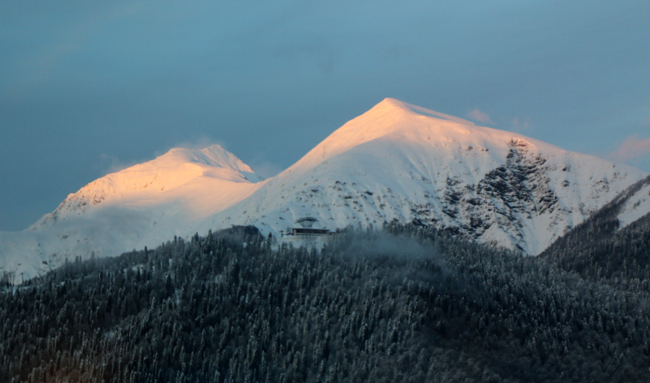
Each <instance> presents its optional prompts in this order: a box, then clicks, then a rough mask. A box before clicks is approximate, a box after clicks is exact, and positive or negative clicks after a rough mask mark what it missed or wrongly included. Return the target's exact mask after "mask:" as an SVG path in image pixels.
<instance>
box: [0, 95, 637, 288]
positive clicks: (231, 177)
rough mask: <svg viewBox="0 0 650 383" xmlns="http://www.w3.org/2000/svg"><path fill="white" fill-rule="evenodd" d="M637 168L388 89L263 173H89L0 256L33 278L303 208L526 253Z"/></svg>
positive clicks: (167, 162)
mask: <svg viewBox="0 0 650 383" xmlns="http://www.w3.org/2000/svg"><path fill="white" fill-rule="evenodd" d="M646 175H647V173H645V172H643V171H641V170H639V169H635V168H632V167H629V166H624V165H618V164H616V165H615V164H612V163H611V162H608V161H605V160H603V159H600V158H596V157H593V156H588V155H583V154H578V153H573V152H568V151H565V150H563V149H561V148H558V147H555V146H553V145H549V144H546V143H544V142H541V141H538V140H534V139H532V138H528V137H525V136H522V135H520V134H517V133H513V132H506V131H500V130H496V129H490V128H485V127H479V126H476V125H474V124H473V123H471V122H469V121H466V120H463V119H460V118H457V117H453V116H448V115H444V114H441V113H437V112H434V111H430V110H427V109H424V108H420V107H417V106H414V105H410V104H406V103H403V102H400V101H398V100H394V99H386V100H384V101H382V102H381V103H379V104H377V105H376V106H375V107H373V108H372V109H371V110H369V111H368V112H366V113H364V114H363V115H361V116H359V117H357V118H355V119H353V120H351V121H350V122H348V123H346V124H345V125H344V126H342V127H341V128H339V129H337V130H336V131H335V132H334V133H332V134H331V135H330V136H329V137H328V138H327V139H325V140H324V141H323V142H321V143H320V144H319V145H317V146H316V147H315V148H314V149H313V150H311V151H310V152H309V153H307V154H306V155H305V156H304V157H303V158H302V159H300V160H299V161H298V162H297V163H295V164H294V165H293V166H291V167H290V168H288V169H287V170H285V171H283V172H282V173H280V174H278V175H277V176H275V177H273V178H271V179H268V180H265V181H260V178H259V177H257V176H256V175H255V174H254V173H253V171H252V170H251V169H250V167H248V166H247V165H246V164H244V163H243V162H241V161H240V160H239V159H237V158H236V157H235V156H234V155H233V154H232V153H229V152H227V151H225V150H224V149H223V148H221V147H219V146H211V147H209V148H206V149H202V150H190V149H180V148H179V149H172V150H171V151H170V152H168V153H167V154H165V155H163V156H161V157H159V158H157V159H155V160H153V161H150V162H147V163H144V164H141V165H136V166H133V167H131V168H128V169H125V170H122V171H120V172H117V173H114V174H110V175H108V176H106V177H103V178H100V179H99V180H97V181H95V182H93V183H91V184H89V185H87V186H86V187H84V188H82V189H81V190H79V191H78V192H77V193H74V194H71V195H70V196H68V198H67V199H66V200H65V201H64V202H63V203H62V204H61V205H60V206H59V207H58V208H57V209H56V210H55V211H54V212H52V213H50V214H47V215H46V216H44V217H43V218H42V219H41V220H39V221H38V222H37V223H36V224H34V225H33V226H32V227H31V228H30V230H27V231H23V232H18V233H0V254H2V255H3V256H2V258H0V267H4V270H16V271H17V272H25V273H26V275H27V276H30V275H31V276H33V275H36V274H38V273H40V272H42V271H45V270H47V269H49V268H50V267H53V266H56V265H58V264H60V263H62V262H64V260H65V259H66V258H69V257H74V256H83V257H86V256H88V255H89V254H92V253H93V252H94V254H95V255H96V256H109V255H117V254H119V253H121V252H124V251H130V250H132V249H134V248H143V247H144V246H149V247H154V246H156V245H158V244H160V243H161V242H162V241H164V240H166V239H167V238H170V237H173V236H174V235H177V236H180V237H188V236H190V235H193V234H194V233H196V232H198V233H200V234H205V233H207V232H208V231H209V230H217V229H222V228H228V227H230V226H232V225H254V226H256V227H258V228H259V229H260V231H261V232H262V234H263V235H265V236H266V235H268V234H269V233H271V234H272V235H273V236H276V237H277V236H281V235H282V234H283V233H284V232H287V231H289V230H290V228H291V227H293V226H295V222H296V220H298V219H300V218H302V217H306V216H311V217H315V218H317V219H318V221H319V222H318V225H320V226H321V227H323V226H324V227H327V228H329V229H336V228H343V227H346V226H348V225H355V226H356V225H360V226H362V227H368V226H374V227H380V226H382V225H383V224H384V223H386V222H394V221H398V222H402V223H410V222H415V223H418V224H422V225H427V226H432V227H435V228H436V229H441V230H447V231H450V232H452V233H455V234H456V235H459V236H462V237H466V238H469V239H473V240H476V241H478V242H481V243H490V244H494V245H497V246H502V247H506V248H510V249H519V250H521V251H522V252H524V253H526V254H532V255H536V254H539V253H540V252H541V251H542V250H544V249H545V248H546V247H547V246H548V245H549V244H550V243H552V242H553V241H554V240H555V239H557V238H558V237H559V236H561V235H562V234H564V233H565V232H566V231H567V230H569V229H570V228H572V227H575V226H576V225H577V224H579V223H581V222H583V221H584V220H585V219H586V218H587V217H589V215H590V214H591V213H593V212H594V211H597V210H598V209H599V208H601V207H602V206H604V205H605V204H606V203H608V202H609V201H611V200H612V199H613V198H614V197H615V196H616V195H617V194H618V193H619V192H621V191H622V190H624V189H625V188H627V187H629V186H630V185H632V184H633V183H635V182H636V181H638V180H640V179H642V178H643V177H645V176H646Z"/></svg>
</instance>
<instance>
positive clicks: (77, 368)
mask: <svg viewBox="0 0 650 383" xmlns="http://www.w3.org/2000/svg"><path fill="white" fill-rule="evenodd" d="M272 242H273V241H272V239H265V238H262V237H261V236H260V235H259V234H258V232H257V230H256V229H255V228H252V227H247V228H241V227H240V228H233V229H231V230H227V231H223V232H217V233H211V234H209V235H208V236H207V237H199V236H195V237H193V238H192V239H191V241H183V240H180V239H174V240H173V241H170V242H167V243H166V244H164V245H163V246H161V247H159V248H157V249H155V250H148V249H145V250H143V251H134V252H131V253H127V254H124V255H122V256H120V257H117V258H112V259H93V260H90V261H85V262H81V261H77V262H72V263H69V264H67V265H66V266H64V267H62V268H60V269H57V270H55V271H53V272H51V273H49V274H47V275H45V276H43V277H41V278H38V279H34V280H32V281H30V282H29V283H27V284H25V285H22V286H18V287H10V286H8V287H5V291H4V292H3V293H2V294H1V296H0V381H2V382H18V381H26V382H302V381H304V382H320V381H323V382H363V381H367V382H429V381H430V382H459V381H476V382H500V381H505V382H520V381H526V382H544V381H549V382H551V381H552V382H560V381H566V382H594V381H608V382H644V381H648V380H650V372H649V371H648V366H650V349H649V347H650V346H649V345H650V307H649V306H648V298H647V294H645V293H643V292H642V293H637V292H632V291H620V290H619V289H615V288H613V287H611V286H608V285H605V284H600V283H596V282H591V281H585V280H583V279H582V278H581V277H580V276H578V275H577V274H575V273H568V272H566V271H564V270H562V269H560V268H558V267H557V266H554V264H553V263H552V262H549V261H547V260H545V259H540V258H534V257H522V256H521V255H519V254H515V253H510V252H504V251H500V250H495V249H490V248H488V247H484V246H481V245H477V244H473V243H469V242H465V241H461V240H457V239H454V238H452V237H449V236H448V235H447V234H444V233H440V232H437V231H435V230H433V229H429V228H423V227H414V226H397V225H389V226H387V227H386V228H385V230H384V231H367V232H361V231H354V230H349V231H345V232H341V233H338V234H337V235H335V236H334V237H333V243H331V244H330V245H328V246H326V247H325V248H324V249H323V250H322V251H321V252H320V253H317V252H316V251H314V250H307V249H302V248H301V249H293V248H288V247H280V248H279V249H274V248H273V246H272Z"/></svg>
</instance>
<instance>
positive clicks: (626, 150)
mask: <svg viewBox="0 0 650 383" xmlns="http://www.w3.org/2000/svg"><path fill="white" fill-rule="evenodd" d="M648 155H650V137H648V138H646V139H642V138H640V137H639V136H638V135H637V134H634V135H631V136H630V137H628V138H626V139H625V140H624V141H623V143H622V144H621V145H620V146H619V147H618V149H616V150H615V151H613V152H612V153H609V154H608V155H607V156H606V157H607V158H609V159H611V160H614V161H618V162H628V161H633V160H638V159H641V158H643V157H646V156H648Z"/></svg>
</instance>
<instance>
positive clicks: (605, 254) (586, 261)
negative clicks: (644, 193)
mask: <svg viewBox="0 0 650 383" xmlns="http://www.w3.org/2000/svg"><path fill="white" fill-rule="evenodd" d="M648 184H650V177H648V178H646V179H644V180H642V181H640V182H638V183H637V184H636V185H633V186H632V187H631V188H630V189H628V190H627V191H626V192H625V193H622V194H621V195H620V196H618V197H617V198H616V199H615V200H614V201H612V202H611V203H609V204H608V205H606V206H605V207H604V208H603V209H601V210H600V211H598V212H597V213H596V214H594V215H593V216H592V217H591V218H589V219H588V220H587V221H585V222H584V223H582V224H581V225H579V226H578V227H576V228H575V229H573V230H572V231H570V232H569V233H567V234H566V235H565V236H563V237H561V238H559V239H558V240H557V241H556V242H555V243H554V244H553V245H551V246H550V247H549V248H548V249H546V250H545V251H544V252H543V253H542V254H541V255H540V257H542V258H547V259H548V260H549V261H551V262H553V263H556V264H558V265H559V266H560V267H561V268H563V269H564V270H567V271H575V272H577V273H578V274H580V275H581V276H582V277H583V278H585V279H588V280H591V281H597V282H602V283H606V284H608V285H611V286H614V287H616V288H620V289H624V290H628V291H635V292H646V293H647V292H650V214H647V215H645V216H643V217H641V218H640V219H638V220H636V221H634V222H633V223H632V224H630V225H628V226H626V227H624V228H620V222H619V219H618V218H617V216H618V215H619V213H620V210H621V209H622V207H623V206H624V204H625V203H626V202H628V199H629V198H630V197H631V196H633V195H634V194H635V193H637V192H638V191H639V189H641V188H642V187H645V186H646V185H648Z"/></svg>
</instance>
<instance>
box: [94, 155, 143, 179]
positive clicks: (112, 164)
mask: <svg viewBox="0 0 650 383" xmlns="http://www.w3.org/2000/svg"><path fill="white" fill-rule="evenodd" d="M99 163H100V167H101V172H102V176H105V175H107V174H111V173H115V172H119V171H120V170H124V169H126V168H130V167H131V166H133V165H137V164H138V161H135V160H131V161H122V160H120V159H119V158H117V157H115V156H111V155H109V154H100V155H99Z"/></svg>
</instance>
